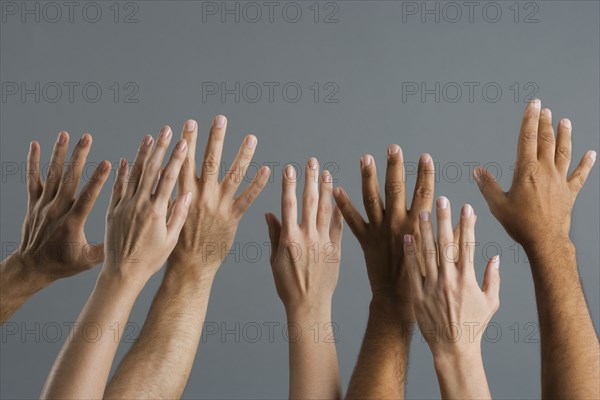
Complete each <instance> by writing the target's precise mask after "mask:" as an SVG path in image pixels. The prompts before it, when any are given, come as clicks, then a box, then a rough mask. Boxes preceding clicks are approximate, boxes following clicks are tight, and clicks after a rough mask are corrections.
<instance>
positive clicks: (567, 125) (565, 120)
mask: <svg viewBox="0 0 600 400" xmlns="http://www.w3.org/2000/svg"><path fill="white" fill-rule="evenodd" d="M560 123H561V124H562V125H563V126H564V127H565V128H569V129H571V120H570V119H569V118H563V119H561V120H560Z"/></svg>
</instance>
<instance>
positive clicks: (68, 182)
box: [13, 132, 110, 282]
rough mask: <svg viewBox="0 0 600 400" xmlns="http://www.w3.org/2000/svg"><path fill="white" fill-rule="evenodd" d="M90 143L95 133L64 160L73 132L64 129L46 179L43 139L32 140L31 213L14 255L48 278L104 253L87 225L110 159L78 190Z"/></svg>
mask: <svg viewBox="0 0 600 400" xmlns="http://www.w3.org/2000/svg"><path fill="white" fill-rule="evenodd" d="M91 144H92V136H91V135H90V134H89V133H86V134H84V135H83V136H82V137H81V139H80V140H79V142H78V143H77V145H76V146H75V149H74V150H73V154H72V155H71V159H70V160H69V162H68V163H67V164H66V165H65V157H66V154H67V148H68V145H69V135H68V133H67V132H60V133H59V135H58V138H57V140H56V143H55V145H54V152H53V154H52V158H51V160H50V165H49V166H48V168H47V169H48V175H47V177H46V180H45V182H43V183H42V181H41V178H40V145H39V144H38V143H37V142H35V141H34V142H31V145H30V149H29V155H28V157H27V163H28V169H27V185H28V194H29V198H28V206H27V216H26V217H25V222H24V223H23V234H22V240H21V244H20V246H19V250H18V252H17V253H16V254H14V255H13V256H16V257H18V258H19V259H20V261H21V263H22V264H23V266H24V267H25V269H27V270H29V272H31V273H32V274H33V275H34V276H38V277H40V278H41V279H42V280H44V281H46V282H52V281H54V280H56V279H60V278H64V277H68V276H71V275H75V274H77V273H79V272H82V271H86V270H88V269H90V268H92V267H93V266H95V265H96V264H98V263H100V262H102V260H103V259H104V253H103V251H102V250H103V244H102V243H100V244H96V245H91V244H89V243H88V241H87V239H86V237H85V233H84V225H85V221H86V219H87V216H88V215H89V213H90V211H91V209H92V207H93V205H94V203H95V201H96V199H97V197H98V194H99V193H100V190H101V189H102V186H103V185H104V182H106V179H107V178H108V176H109V172H110V163H109V162H108V161H102V162H101V163H100V165H99V166H98V167H97V168H96V170H95V171H94V173H93V175H92V176H91V178H90V180H89V182H88V183H87V184H86V185H85V187H84V188H83V189H82V190H81V192H80V194H79V196H76V194H77V187H78V185H79V181H80V179H81V175H82V171H83V168H84V166H85V161H86V158H87V155H88V153H89V151H90V147H91Z"/></svg>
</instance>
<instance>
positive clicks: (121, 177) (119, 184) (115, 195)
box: [109, 158, 129, 209]
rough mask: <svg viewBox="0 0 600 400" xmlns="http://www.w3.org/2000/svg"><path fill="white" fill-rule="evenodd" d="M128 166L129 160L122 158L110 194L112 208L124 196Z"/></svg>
mask: <svg viewBox="0 0 600 400" xmlns="http://www.w3.org/2000/svg"><path fill="white" fill-rule="evenodd" d="M128 168H129V165H128V164H127V160H125V159H124V158H121V160H119V169H117V176H116V177H115V183H114V185H113V190H112V194H111V195H110V203H109V207H110V208H111V209H112V208H115V207H116V206H117V204H119V202H120V201H121V199H122V198H123V194H124V192H125V179H126V177H127V169H128Z"/></svg>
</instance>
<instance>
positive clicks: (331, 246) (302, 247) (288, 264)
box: [265, 158, 343, 399]
mask: <svg viewBox="0 0 600 400" xmlns="http://www.w3.org/2000/svg"><path fill="white" fill-rule="evenodd" d="M319 181H320V183H321V185H320V187H319ZM282 186H283V188H282V195H281V214H282V215H281V218H282V221H281V222H280V221H279V220H278V219H277V217H276V216H275V215H273V214H270V213H269V214H266V215H265V218H266V221H267V225H268V227H269V238H270V240H271V267H272V271H273V278H274V279H275V287H276V288H277V293H278V295H279V297H280V298H281V301H282V302H283V305H284V307H285V311H286V314H287V320H288V325H290V326H295V327H297V328H298V332H299V333H298V334H297V335H296V338H295V339H296V340H290V341H289V350H290V359H289V363H290V393H289V397H290V398H291V399H341V398H342V387H341V382H340V373H339V367H338V359H337V353H336V348H335V342H334V341H333V340H328V339H325V337H329V336H330V334H331V332H332V331H333V325H332V322H331V301H332V298H333V292H334V291H335V287H336V286H337V281H338V276H339V269H340V255H341V253H340V252H341V249H340V246H341V240H342V227H343V222H342V214H341V213H340V211H339V210H338V209H337V207H336V208H335V209H333V208H332V204H331V192H332V189H333V187H332V177H331V174H330V173H329V171H324V172H323V174H321V176H320V177H319V163H318V161H317V160H316V159H315V158H311V159H310V160H309V161H308V163H307V165H306V176H305V183H304V193H303V196H302V220H301V223H300V224H298V209H297V200H296V171H295V170H294V167H292V166H291V165H288V166H287V167H286V169H285V171H284V175H283V177H282ZM332 214H333V218H332ZM315 326H316V329H317V330H318V332H319V333H318V335H317V336H315V334H314V332H313V331H314V329H315Z"/></svg>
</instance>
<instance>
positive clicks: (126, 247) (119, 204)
mask: <svg viewBox="0 0 600 400" xmlns="http://www.w3.org/2000/svg"><path fill="white" fill-rule="evenodd" d="M171 136H172V134H171V129H170V128H169V127H164V128H163V129H162V131H161V133H160V135H159V137H158V140H157V143H156V146H154V148H153V144H154V140H153V139H152V137H151V136H147V137H146V138H144V140H143V141H142V144H141V145H140V148H139V151H138V154H137V157H136V159H135V162H134V163H133V167H132V169H131V173H129V174H128V165H127V162H126V161H125V160H123V159H122V160H121V161H120V163H119V170H118V172H117V177H116V179H115V184H114V187H113V193H112V197H111V200H110V205H109V208H108V212H107V215H106V224H107V227H106V234H105V243H104V244H105V254H106V260H105V263H104V267H103V268H102V271H101V272H100V275H99V277H98V281H97V282H96V287H95V288H94V290H93V292H92V294H91V295H90V298H89V299H88V301H87V303H86V305H85V306H84V308H83V310H82V311H81V314H80V315H79V318H78V319H77V324H76V325H75V327H74V329H73V332H72V334H71V335H70V336H69V339H68V340H67V341H66V343H65V344H64V346H63V348H62V350H61V352H60V353H59V355H58V357H57V359H56V361H55V362H54V365H53V366H52V369H51V370H50V373H49V375H48V378H47V380H46V383H45V384H44V388H43V390H42V394H41V396H40V397H42V398H77V399H82V398H95V399H97V398H102V397H103V395H104V391H105V386H106V380H107V378H108V374H109V372H110V368H111V365H112V362H113V358H114V355H115V352H116V350H117V346H118V345H119V341H120V338H121V335H122V334H123V331H124V329H125V325H126V323H127V320H128V318H129V314H130V312H131V308H132V307H133V304H134V302H135V300H136V298H137V296H138V295H139V293H140V291H141V290H142V288H143V287H144V285H145V283H146V282H147V281H148V279H149V278H150V277H151V276H152V274H154V273H155V272H157V271H158V270H159V269H160V267H161V266H162V265H163V263H164V262H165V261H166V260H167V257H168V256H169V253H170V252H171V251H172V250H173V247H175V244H176V243H177V237H178V235H179V231H180V230H181V227H182V226H183V223H184V221H185V218H186V215H187V210H188V207H189V204H190V200H191V196H190V194H189V193H187V194H185V195H182V196H179V198H178V199H177V200H176V201H175V202H174V205H173V208H172V210H171V214H170V216H169V217H168V218H167V209H168V204H169V199H170V196H171V192H172V191H173V188H174V186H175V183H176V181H177V176H178V174H179V170H180V168H181V165H182V164H183V161H184V159H185V154H186V146H187V144H186V141H185V140H181V141H180V142H179V143H178V144H177V146H175V149H174V150H173V153H172V155H171V158H170V160H169V162H168V164H167V166H166V167H165V169H164V171H163V172H162V174H160V176H159V172H160V170H161V165H162V162H163V159H164V157H165V154H166V152H167V148H168V147H169V143H170V141H171ZM155 185H156V189H154V186H155ZM90 325H93V326H94V329H95V332H96V337H95V338H94V340H90V337H89V333H88V332H87V329H88V328H89V326H90Z"/></svg>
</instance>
